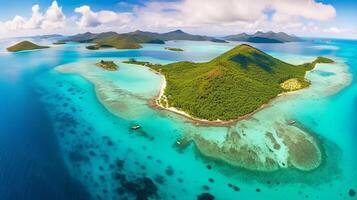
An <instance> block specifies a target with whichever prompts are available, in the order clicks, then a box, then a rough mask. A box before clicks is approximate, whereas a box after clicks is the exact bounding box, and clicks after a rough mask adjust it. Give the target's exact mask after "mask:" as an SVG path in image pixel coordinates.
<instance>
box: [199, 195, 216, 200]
mask: <svg viewBox="0 0 357 200" xmlns="http://www.w3.org/2000/svg"><path fill="white" fill-rule="evenodd" d="M197 200H214V196H213V195H212V194H210V193H202V194H200V195H198V196H197Z"/></svg>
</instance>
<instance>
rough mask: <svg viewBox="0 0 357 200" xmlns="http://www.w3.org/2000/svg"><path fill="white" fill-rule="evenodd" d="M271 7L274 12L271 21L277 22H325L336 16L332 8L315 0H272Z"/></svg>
mask: <svg viewBox="0 0 357 200" xmlns="http://www.w3.org/2000/svg"><path fill="white" fill-rule="evenodd" d="M271 6H272V9H274V10H275V11H276V13H275V15H274V16H273V20H274V21H278V22H280V21H283V22H287V21H289V20H291V19H298V18H304V19H308V20H317V21H327V20H330V19H333V18H334V17H335V16H336V10H335V8H334V7H333V6H331V5H328V4H323V3H319V2H315V0H273V2H272V5H271Z"/></svg>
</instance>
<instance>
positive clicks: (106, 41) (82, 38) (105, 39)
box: [61, 30, 226, 50]
mask: <svg viewBox="0 0 357 200" xmlns="http://www.w3.org/2000/svg"><path fill="white" fill-rule="evenodd" d="M169 40H191V41H212V42H217V43H223V42H226V41H224V40H220V39H216V38H213V37H208V36H201V35H192V34H188V33H185V32H183V31H181V30H176V31H171V32H167V33H153V32H145V31H139V30H137V31H134V32H130V33H123V34H118V33H116V32H104V33H98V34H96V33H90V32H87V33H83V34H77V35H73V36H70V37H67V38H66V39H64V40H61V42H80V43H95V44H94V45H90V46H88V49H93V50H94V49H99V48H105V47H113V48H116V49H137V48H141V45H140V44H144V43H149V44H165V41H169Z"/></svg>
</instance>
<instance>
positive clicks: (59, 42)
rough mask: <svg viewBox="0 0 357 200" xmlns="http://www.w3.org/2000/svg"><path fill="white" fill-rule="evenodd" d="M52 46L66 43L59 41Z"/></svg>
mask: <svg viewBox="0 0 357 200" xmlns="http://www.w3.org/2000/svg"><path fill="white" fill-rule="evenodd" d="M52 44H54V45H62V44H66V43H65V42H63V41H57V42H54V43H52Z"/></svg>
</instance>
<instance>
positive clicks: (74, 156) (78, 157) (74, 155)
mask: <svg viewBox="0 0 357 200" xmlns="http://www.w3.org/2000/svg"><path fill="white" fill-rule="evenodd" d="M68 157H69V159H70V160H71V161H73V162H83V161H84V162H88V161H89V157H88V156H86V155H84V154H82V153H81V152H78V151H72V152H69V154H68Z"/></svg>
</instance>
